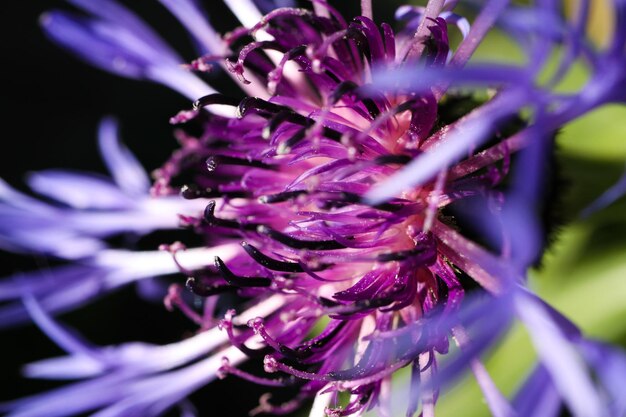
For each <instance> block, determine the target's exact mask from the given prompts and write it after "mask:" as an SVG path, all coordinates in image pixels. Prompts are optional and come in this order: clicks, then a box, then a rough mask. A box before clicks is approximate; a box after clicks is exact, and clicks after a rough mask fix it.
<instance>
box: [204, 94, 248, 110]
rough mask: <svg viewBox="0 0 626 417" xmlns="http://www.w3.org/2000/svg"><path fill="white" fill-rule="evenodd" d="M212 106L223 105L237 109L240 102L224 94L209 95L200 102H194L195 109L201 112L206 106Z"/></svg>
mask: <svg viewBox="0 0 626 417" xmlns="http://www.w3.org/2000/svg"><path fill="white" fill-rule="evenodd" d="M211 104H221V105H224V106H233V107H236V106H238V105H239V100H237V99H236V98H232V97H228V96H225V95H223V94H209V95H206V96H204V97H200V98H199V99H198V100H196V101H194V103H193V109H194V110H200V109H201V108H203V107H205V106H210V105H211Z"/></svg>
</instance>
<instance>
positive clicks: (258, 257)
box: [241, 242, 304, 272]
mask: <svg viewBox="0 0 626 417" xmlns="http://www.w3.org/2000/svg"><path fill="white" fill-rule="evenodd" d="M241 246H242V247H243V249H244V250H245V251H246V253H247V254H248V255H250V257H251V258H252V259H254V260H255V261H257V262H258V263H259V264H261V265H262V266H264V267H265V268H267V269H270V270H272V271H281V272H304V269H302V266H300V264H299V263H295V262H283V261H278V260H276V259H273V258H270V257H269V256H267V255H265V254H263V253H262V252H261V251H259V250H258V249H257V248H255V247H254V246H252V245H251V244H249V243H247V242H241Z"/></svg>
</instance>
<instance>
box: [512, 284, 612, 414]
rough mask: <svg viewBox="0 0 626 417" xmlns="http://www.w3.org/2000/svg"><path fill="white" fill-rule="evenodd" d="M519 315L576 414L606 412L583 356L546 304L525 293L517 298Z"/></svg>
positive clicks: (562, 393) (516, 305)
mask: <svg viewBox="0 0 626 417" xmlns="http://www.w3.org/2000/svg"><path fill="white" fill-rule="evenodd" d="M515 308H516V310H517V314H518V316H519V318H520V319H521V320H522V321H523V322H524V324H525V325H526V328H527V329H528V332H529V333H530V336H531V339H532V341H533V344H534V346H535V348H536V350H537V353H538V355H539V358H540V360H541V362H542V364H543V365H544V366H545V368H546V370H547V371H548V372H549V374H550V376H551V378H552V381H553V382H554V385H555V386H556V388H557V389H558V391H559V393H560V394H561V396H562V397H563V400H564V401H565V403H566V404H567V405H568V407H569V408H570V410H571V411H572V412H573V414H574V415H576V416H581V417H598V416H606V415H608V414H607V413H606V410H605V408H604V406H603V404H602V402H601V400H600V394H599V392H598V391H597V390H596V388H595V386H594V384H593V382H592V381H591V379H590V377H589V376H588V375H587V372H586V369H585V367H584V364H583V361H582V358H581V357H580V356H579V355H578V353H577V352H576V350H575V349H574V347H573V346H572V345H571V344H570V342H569V341H568V340H567V338H566V336H565V334H563V332H562V330H561V329H560V328H559V327H558V326H557V325H556V324H555V322H554V321H553V320H552V318H551V316H550V314H549V313H548V312H547V311H546V309H545V307H543V305H541V304H540V303H538V302H537V301H536V300H535V299H533V298H531V297H528V296H527V295H525V294H523V293H518V296H517V297H516V298H515Z"/></svg>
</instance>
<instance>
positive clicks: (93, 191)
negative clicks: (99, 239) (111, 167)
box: [28, 170, 133, 210]
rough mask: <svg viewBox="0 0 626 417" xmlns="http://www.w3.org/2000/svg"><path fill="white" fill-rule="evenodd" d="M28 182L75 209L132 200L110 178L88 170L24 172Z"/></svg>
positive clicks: (129, 203)
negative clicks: (77, 171)
mask: <svg viewBox="0 0 626 417" xmlns="http://www.w3.org/2000/svg"><path fill="white" fill-rule="evenodd" d="M28 185H29V186H30V187H31V188H32V189H33V190H34V191H36V192H38V193H39V194H42V195H45V196H46V197H50V198H52V199H54V200H56V201H59V202H61V203H65V204H67V205H69V206H71V207H74V208H76V209H109V210H112V209H123V208H128V207H129V206H132V205H133V201H132V200H131V199H130V198H129V197H128V196H127V195H125V194H123V193H122V192H120V190H119V189H118V188H117V187H116V186H114V185H113V184H112V183H111V182H109V181H107V180H105V179H103V178H100V177H97V176H95V175H93V174H88V173H73V172H68V171H58V170H47V171H39V172H35V173H32V174H30V175H29V176H28Z"/></svg>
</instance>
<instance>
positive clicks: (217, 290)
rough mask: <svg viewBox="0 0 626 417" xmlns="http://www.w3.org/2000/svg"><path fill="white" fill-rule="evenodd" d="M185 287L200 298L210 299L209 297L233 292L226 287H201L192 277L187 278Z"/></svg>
mask: <svg viewBox="0 0 626 417" xmlns="http://www.w3.org/2000/svg"><path fill="white" fill-rule="evenodd" d="M185 287H187V289H188V290H189V291H191V292H192V293H194V294H195V295H198V296H200V297H210V296H211V295H215V294H221V293H223V292H226V291H232V290H233V288H232V287H230V286H228V285H221V284H213V285H202V284H200V283H199V282H198V281H197V280H196V279H195V278H194V277H189V278H187V282H185Z"/></svg>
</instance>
